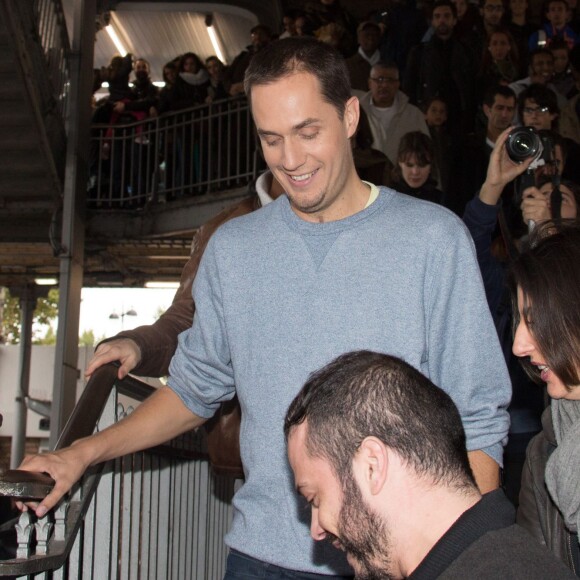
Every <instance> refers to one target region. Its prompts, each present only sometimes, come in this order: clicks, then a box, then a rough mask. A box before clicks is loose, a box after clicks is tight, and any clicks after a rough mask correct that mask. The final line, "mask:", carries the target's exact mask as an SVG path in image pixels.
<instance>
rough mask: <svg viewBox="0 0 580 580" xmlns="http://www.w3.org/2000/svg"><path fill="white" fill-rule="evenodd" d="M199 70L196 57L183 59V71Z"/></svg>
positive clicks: (192, 71)
mask: <svg viewBox="0 0 580 580" xmlns="http://www.w3.org/2000/svg"><path fill="white" fill-rule="evenodd" d="M198 70H199V64H198V62H197V61H196V60H195V58H192V57H188V58H186V59H185V60H184V61H183V72H187V73H193V74H195V73H196V72H197V71H198Z"/></svg>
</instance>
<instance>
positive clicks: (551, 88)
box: [93, 0, 580, 215]
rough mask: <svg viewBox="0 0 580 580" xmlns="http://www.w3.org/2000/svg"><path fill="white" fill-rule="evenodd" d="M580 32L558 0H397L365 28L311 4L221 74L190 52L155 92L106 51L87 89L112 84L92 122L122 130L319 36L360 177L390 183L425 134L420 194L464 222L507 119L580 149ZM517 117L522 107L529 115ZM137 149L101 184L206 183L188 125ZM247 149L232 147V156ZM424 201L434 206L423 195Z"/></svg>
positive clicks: (572, 12)
mask: <svg viewBox="0 0 580 580" xmlns="http://www.w3.org/2000/svg"><path fill="white" fill-rule="evenodd" d="M530 4H531V3H530ZM579 33H580V17H579V16H578V13H577V12H576V7H575V3H574V5H570V6H569V5H568V2H567V0H550V1H549V2H545V3H544V5H543V6H542V7H541V8H539V6H537V5H536V4H534V5H533V6H532V5H528V2H527V1H526V0H512V1H511V2H505V3H504V2H503V1H502V0H485V1H484V0H480V2H479V5H477V4H474V3H467V2H465V0H457V1H455V0H453V1H451V0H449V1H448V2H440V1H438V2H436V3H435V4H434V5H428V4H424V5H422V6H421V8H418V7H416V6H415V3H414V2H393V3H392V5H389V7H388V9H385V10H378V11H369V12H368V14H367V15H366V18H365V19H364V20H363V21H362V22H359V21H357V20H356V19H355V18H354V17H353V16H351V15H350V14H349V13H348V11H347V10H345V9H344V8H343V7H342V6H341V5H340V3H339V2H338V0H312V1H310V2H307V3H305V5H304V7H303V9H301V10H291V11H288V12H287V13H286V14H285V16H284V18H283V22H282V23H281V26H280V30H278V31H272V30H271V29H270V28H269V27H267V26H265V25H261V24H259V25H257V26H255V27H253V28H252V29H251V30H250V44H249V45H248V46H247V47H246V48H245V49H244V50H243V51H242V52H241V53H240V54H238V55H237V56H236V57H235V58H234V59H233V61H232V62H231V64H230V65H229V66H225V65H224V64H223V63H222V62H221V61H220V60H219V59H218V58H217V57H216V56H209V57H208V58H206V59H205V61H204V60H202V59H201V58H200V57H199V56H198V55H197V54H195V53H193V52H188V53H186V54H183V55H181V56H179V57H177V58H175V59H173V60H172V61H170V62H168V63H167V64H166V65H165V66H164V68H163V80H164V81H165V86H164V87H163V88H162V89H158V88H157V87H156V86H155V85H154V84H153V83H152V82H151V78H150V70H149V63H148V62H147V61H145V60H143V59H137V60H135V62H134V67H132V66H131V58H132V57H131V55H128V56H126V57H124V58H121V57H118V56H117V57H114V58H113V59H112V61H111V64H110V65H109V66H108V67H105V68H103V69H101V70H96V71H95V85H94V87H95V89H96V88H97V87H98V86H100V84H101V82H103V81H107V82H108V83H109V92H110V94H109V96H108V97H107V98H106V99H105V100H103V101H100V102H99V105H98V106H97V108H96V110H95V115H94V121H95V122H96V123H111V124H116V123H131V122H136V121H143V120H144V119H147V118H155V117H157V116H159V115H163V114H165V113H170V112H178V111H184V110H189V109H191V108H192V107H196V106H202V105H204V104H208V103H215V102H216V101H217V102H221V101H223V100H224V99H225V100H227V99H232V98H243V92H244V91H243V78H244V73H245V71H246V69H247V67H248V64H249V63H250V62H251V60H252V58H253V56H254V55H255V54H257V53H259V52H260V51H261V50H263V49H264V48H265V47H266V46H268V45H269V44H270V43H272V42H275V41H276V40H277V39H279V38H287V37H315V38H317V39H319V40H320V41H321V42H326V43H329V44H331V45H332V46H333V47H335V48H337V49H338V50H339V51H340V53H341V54H342V55H343V57H344V58H345V60H346V63H347V67H348V70H349V76H350V84H351V88H352V91H353V94H355V95H357V96H358V97H359V98H360V100H361V104H362V107H363V110H364V115H363V116H364V118H363V119H362V120H361V123H360V128H359V133H360V134H357V135H356V136H355V137H353V147H354V150H355V164H356V165H357V169H358V170H359V173H360V174H361V176H362V177H363V178H366V177H369V178H371V179H374V180H375V181H377V182H380V183H383V184H387V185H390V184H391V183H395V182H396V183H401V176H400V174H399V170H398V162H397V157H398V148H399V144H400V141H401V138H402V137H403V135H404V134H405V133H407V132H411V131H421V132H423V133H425V134H426V135H428V136H430V138H431V141H432V149H433V153H432V155H433V160H432V161H433V162H432V163H431V164H430V165H431V175H430V178H431V179H430V180H429V181H428V185H427V187H428V188H430V187H432V185H433V184H432V181H434V182H435V184H436V189H438V190H439V193H437V195H439V198H438V202H439V203H441V204H443V205H445V206H446V207H448V208H449V209H451V210H452V211H454V212H456V213H457V214H458V215H462V213H463V210H464V208H465V204H466V203H467V201H468V200H469V199H471V197H472V196H473V195H474V194H475V192H476V191H477V189H478V187H479V186H480V184H481V182H482V178H483V175H484V172H485V167H486V161H487V159H488V158H489V153H490V151H491V147H492V146H493V142H494V140H495V136H497V134H498V133H499V132H501V131H502V130H503V128H505V127H506V126H508V125H509V124H511V123H514V124H519V123H522V124H526V125H528V124H531V125H532V126H536V127H537V128H538V127H541V128H542V129H546V130H550V131H552V132H553V133H554V135H553V136H551V138H552V139H554V140H557V139H558V138H559V137H561V138H562V139H561V140H560V141H561V143H562V148H563V156H564V159H566V158H572V157H574V156H575V155H577V154H580V120H579V111H578V102H579V101H578V94H579V91H578V87H577V82H578V78H579V76H580V72H579V71H580V52H579V51H580V48H576V49H575V47H576V46H577V45H578V42H579V39H580V36H579ZM132 68H133V69H134V78H131V71H132ZM130 80H132V84H131V85H130V84H129V81H130ZM498 87H502V88H503V89H504V90H503V92H502V93H501V98H502V99H506V98H507V99H508V100H509V97H511V96H512V95H513V100H514V105H513V111H514V114H513V115H512V116H510V115H509V114H508V113H504V114H502V115H496V114H495V110H494V98H495V95H497V94H498V93H496V92H494V91H497V90H498ZM508 88H509V89H510V91H512V92H508V91H507V89H508ZM534 103H535V105H534ZM545 107H548V108H549V112H548V111H546V112H545V111H544V109H545ZM511 108H512V106H510V107H509V109H510V110H511ZM523 109H525V110H526V111H528V113H527V115H525V116H524V115H523V114H522V110H523ZM534 109H537V111H535V110H534ZM180 119H181V118H180ZM182 120H186V123H185V124H186V125H187V124H190V125H192V126H194V125H196V123H197V124H198V125H199V121H196V118H195V116H189V117H188V116H186V115H184V116H183V119H182ZM135 130H136V131H139V130H140V129H135ZM149 137H150V138H149ZM214 137H217V136H214ZM214 140H215V139H214ZM182 141H183V142H182ZM136 142H137V143H138V144H139V145H140V147H135V146H133V147H132V149H131V153H130V154H129V153H125V154H124V155H123V159H124V163H125V164H129V165H130V166H129V167H124V168H118V167H117V168H116V169H113V170H110V171H109V172H110V174H111V175H110V178H109V180H108V181H115V184H114V188H115V189H122V190H124V191H121V192H119V193H118V195H121V197H122V196H123V193H125V194H126V193H127V191H126V190H130V192H132V193H133V194H142V193H144V192H145V190H146V189H147V187H149V189H151V187H150V184H151V178H152V174H153V172H154V170H155V168H157V167H159V165H160V164H162V167H163V169H164V171H163V175H164V177H163V179H162V188H165V189H166V190H167V192H168V193H167V196H166V197H167V199H174V198H175V197H179V196H180V195H184V194H187V193H201V192H204V191H206V189H203V188H196V187H195V184H196V182H201V181H202V180H204V179H205V180H207V179H211V176H212V169H209V170H205V168H203V167H201V165H203V163H202V162H201V161H200V157H203V153H202V152H200V151H199V149H200V148H201V149H203V148H207V147H208V143H209V141H208V140H205V141H204V140H203V139H202V137H201V136H199V135H198V134H197V133H196V132H195V130H192V131H184V130H183V127H181V126H180V129H179V130H178V131H175V130H174V131H173V133H172V134H170V133H168V132H167V131H166V132H165V133H164V134H163V136H161V137H160V136H157V139H155V138H154V137H153V136H149V135H148V138H146V139H143V138H141V139H140V138H139V135H137V139H136ZM144 144H146V145H147V147H144V146H143V145H144ZM151 145H154V146H155V151H152V147H151ZM110 146H111V140H107V139H106V138H103V139H101V140H100V141H99V147H98V149H99V150H98V151H95V152H94V155H93V165H94V167H96V166H97V165H98V164H99V159H98V157H100V164H101V166H100V170H101V171H103V168H102V164H103V163H105V164H106V163H111V164H113V165H114V163H113V162H109V156H110ZM118 149H119V151H120V148H119V147H118ZM244 153H245V151H243V152H242V153H240V152H234V154H237V155H238V156H241V157H243V155H244ZM120 156H121V153H120V152H119V153H118V155H117V158H119V157H120ZM214 157H216V155H214ZM144 158H147V163H145V162H144V161H143V159H144ZM206 158H207V157H205V158H204V159H206ZM119 163H120V162H119V161H117V165H118V164H119ZM108 169H109V166H108V165H106V167H105V170H108ZM121 169H123V170H124V173H125V174H126V175H127V176H129V175H130V178H129V177H126V178H125V180H124V181H125V182H124V183H123V184H119V183H118V182H119V178H118V176H119V175H120V174H121ZM579 171H580V170H579V169H578V168H577V167H576V166H575V164H568V165H567V166H566V165H565V166H564V167H562V168H561V173H563V174H564V176H566V177H569V178H571V179H573V180H575V181H578V179H579V178H580V175H578V172H579ZM213 173H215V170H213ZM407 185H408V186H409V184H408V183H407ZM410 189H411V190H412V189H415V190H416V191H415V193H416V194H417V195H419V196H422V195H423V193H422V190H421V187H414V188H413V187H410ZM424 195H426V196H427V197H429V196H431V198H433V193H432V192H430V191H429V192H426V193H425V194H424ZM143 198H144V196H143Z"/></svg>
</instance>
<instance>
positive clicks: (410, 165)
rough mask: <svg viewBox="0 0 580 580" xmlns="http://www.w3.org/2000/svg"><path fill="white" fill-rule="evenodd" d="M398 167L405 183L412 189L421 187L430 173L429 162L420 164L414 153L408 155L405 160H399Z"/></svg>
mask: <svg viewBox="0 0 580 580" xmlns="http://www.w3.org/2000/svg"><path fill="white" fill-rule="evenodd" d="M399 168H400V170H401V175H402V176H403V179H404V180H405V183H406V184H407V185H408V186H409V187H412V188H414V189H419V188H420V187H423V185H425V182H426V181H427V179H429V175H430V173H431V164H430V163H427V164H426V165H421V164H420V163H419V162H418V161H417V158H416V157H415V155H409V157H407V159H405V161H399Z"/></svg>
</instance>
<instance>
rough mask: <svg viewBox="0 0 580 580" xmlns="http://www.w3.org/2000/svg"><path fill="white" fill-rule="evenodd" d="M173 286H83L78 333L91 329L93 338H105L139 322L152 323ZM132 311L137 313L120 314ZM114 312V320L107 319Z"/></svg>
mask: <svg viewBox="0 0 580 580" xmlns="http://www.w3.org/2000/svg"><path fill="white" fill-rule="evenodd" d="M174 294H175V288H163V289H157V288H155V289H154V288H83V290H82V294H81V315H80V325H79V335H81V334H82V333H83V332H84V331H85V330H92V331H93V332H94V334H95V338H96V339H100V338H103V337H109V336H113V335H115V334H117V333H118V332H121V330H129V329H131V328H134V327H136V326H141V325H143V324H152V323H153V322H155V320H156V318H157V317H158V315H159V309H161V310H163V311H165V310H166V309H167V308H168V307H169V306H170V305H171V301H172V300H173V296H174ZM129 310H134V311H135V312H136V313H137V316H129V315H125V316H124V317H123V319H122V318H121V313H123V312H125V313H126V312H128V311H129ZM113 312H115V313H116V314H118V315H119V318H118V319H110V318H109V316H110V315H111V314H112V313H113Z"/></svg>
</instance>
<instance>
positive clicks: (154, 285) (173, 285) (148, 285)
mask: <svg viewBox="0 0 580 580" xmlns="http://www.w3.org/2000/svg"><path fill="white" fill-rule="evenodd" d="M145 288H179V282H156V281H151V282H145Z"/></svg>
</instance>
